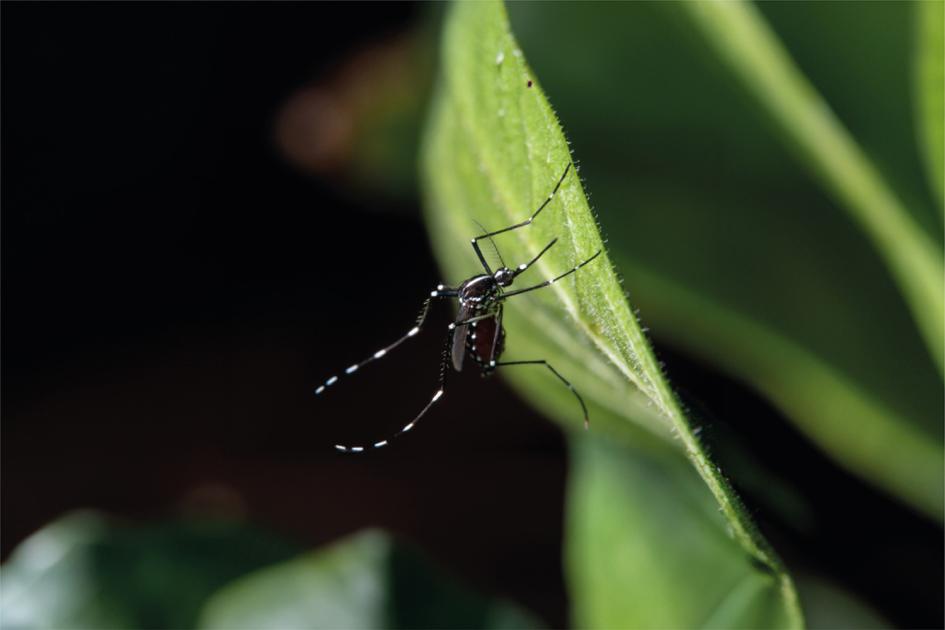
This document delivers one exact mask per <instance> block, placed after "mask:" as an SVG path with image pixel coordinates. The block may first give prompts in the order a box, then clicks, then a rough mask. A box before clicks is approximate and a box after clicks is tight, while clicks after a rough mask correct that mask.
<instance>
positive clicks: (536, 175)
mask: <svg viewBox="0 0 945 630" xmlns="http://www.w3.org/2000/svg"><path fill="white" fill-rule="evenodd" d="M442 41H443V44H442V45H443V54H442V67H441V69H440V81H439V85H438V93H437V95H436V97H435V100H434V103H433V106H432V114H431V119H430V121H429V125H428V128H427V133H426V143H425V146H424V148H423V151H422V155H423V176H424V186H425V193H426V204H425V205H426V209H427V216H428V221H429V224H430V226H431V232H432V233H433V236H434V238H433V243H434V248H435V249H436V251H437V253H438V255H439V258H440V260H441V261H442V263H443V265H444V267H445V269H446V270H447V271H448V272H449V273H450V274H451V275H452V276H453V278H452V280H453V281H454V283H455V282H458V281H460V280H462V279H464V278H465V277H468V276H469V274H470V270H475V269H477V267H478V263H477V260H476V257H475V256H474V254H473V252H472V249H471V248H469V247H467V246H465V241H466V240H467V239H468V238H469V236H470V234H471V231H472V230H473V229H474V226H475V222H476V221H479V222H481V223H482V224H483V225H484V226H485V227H486V229H493V230H494V229H498V228H501V227H505V226H507V225H510V224H512V223H515V222H518V221H521V220H523V219H525V218H527V217H528V216H529V214H530V213H531V212H533V211H534V209H535V208H537V207H538V206H539V204H541V203H542V201H544V200H545V199H547V198H548V195H549V193H550V192H551V190H552V188H553V187H554V183H555V181H557V179H558V177H559V176H560V175H561V174H562V172H563V171H564V168H565V167H566V166H567V165H568V164H569V163H570V153H569V150H568V147H567V143H566V141H565V139H564V136H563V134H562V132H561V129H560V127H559V125H558V122H557V119H556V117H555V115H554V113H553V112H552V111H551V108H550V107H549V105H548V103H547V101H546V100H545V98H544V94H543V92H542V91H541V88H540V87H539V86H538V80H537V78H536V77H535V74H534V73H532V72H531V70H530V69H529V68H528V66H527V65H526V63H525V61H524V59H523V54H522V51H521V50H520V49H519V47H518V45H517V44H516V42H515V41H514V39H513V37H512V35H511V33H510V32H509V30H508V23H507V18H506V15H505V11H504V9H503V7H502V5H501V4H499V3H495V2H485V3H461V4H457V5H454V6H453V7H452V8H451V11H450V14H449V16H448V17H447V20H446V25H445V30H444V35H443V40H442ZM556 237H557V238H559V239H560V240H559V242H558V244H557V245H556V246H555V247H553V248H552V249H551V250H549V252H548V253H547V254H546V255H545V256H543V257H542V258H541V260H540V261H539V263H538V264H537V265H536V268H537V269H538V270H540V273H538V274H533V275H532V274H530V275H531V277H532V278H533V280H532V281H533V282H539V281H540V280H541V278H542V277H544V278H549V277H553V276H555V275H557V274H559V273H561V272H562V271H565V270H567V269H570V268H572V267H573V266H574V265H575V264H576V263H578V262H580V261H582V260H585V259H587V258H588V257H589V256H591V255H592V254H593V253H594V252H596V251H597V250H598V249H600V247H601V239H600V236H599V234H598V232H597V227H596V224H595V221H594V219H593V216H592V215H591V213H590V211H589V208H588V205H587V200H586V199H585V197H584V195H583V192H582V190H581V184H580V181H579V180H578V179H577V177H575V176H573V175H570V176H568V177H567V178H566V179H565V180H564V183H563V184H562V186H561V189H560V191H559V193H558V194H557V195H556V196H555V198H554V201H553V202H552V203H550V204H549V205H548V207H547V209H546V210H545V211H544V212H543V214H542V215H540V217H539V218H538V219H537V220H536V221H535V222H534V223H533V224H531V225H529V226H528V227H527V228H524V229H519V230H516V231H514V232H510V233H509V234H508V235H504V236H503V237H499V238H497V239H496V240H497V243H498V245H499V246H500V247H501V248H503V249H505V250H506V251H508V252H513V251H514V252H516V254H515V256H516V258H515V259H514V261H513V260H510V261H509V263H510V264H513V263H514V264H519V263H522V262H525V261H526V260H528V259H529V258H530V257H531V256H534V255H535V254H536V253H537V252H538V251H540V250H541V249H542V247H544V246H545V245H546V244H547V243H549V242H551V240H552V239H553V238H556ZM457 243H462V244H463V246H462V247H457V246H456V244H457ZM513 246H514V247H513ZM528 277H529V276H523V278H522V279H521V280H520V281H519V282H521V283H523V284H524V283H526V282H528V281H527V280H526V278H528ZM562 306H563V307H564V313H562V312H561V309H562ZM565 314H566V315H567V316H569V317H570V319H571V320H572V321H570V322H568V321H567V319H566V317H565ZM505 321H506V323H507V326H508V327H509V328H510V329H512V330H514V331H515V332H514V334H511V335H510V337H509V355H510V357H511V358H514V359H530V358H536V357H542V358H548V359H550V362H551V363H552V364H553V365H554V366H555V367H556V369H557V370H558V371H560V372H562V373H563V374H565V375H566V376H567V377H568V378H569V379H571V380H572V381H573V382H574V383H575V385H576V387H577V388H578V389H579V390H580V391H581V392H582V393H583V394H584V395H585V397H587V398H589V399H590V401H589V402H591V403H592V406H594V408H595V414H593V415H594V417H595V419H596V418H598V415H597V413H596V412H597V411H601V410H604V409H606V410H609V411H610V412H611V413H604V414H600V415H601V416H603V418H602V419H604V422H602V423H596V424H595V427H599V428H600V427H602V428H603V429H604V430H605V431H608V432H613V433H614V434H619V435H622V436H624V437H629V438H630V439H633V440H636V441H638V442H640V443H647V444H649V445H650V446H651V448H652V449H653V450H654V452H660V453H664V455H665V453H667V452H674V451H672V450H669V451H667V445H668V444H672V445H673V446H674V447H678V446H680V445H681V446H682V447H683V451H684V453H685V454H686V456H687V457H688V458H689V460H690V462H691V463H692V464H693V466H694V468H695V470H696V471H697V472H698V474H699V476H701V478H702V480H703V482H704V484H705V487H707V488H708V489H709V491H710V492H711V495H712V496H713V497H714V498H715V500H716V502H717V505H718V507H719V509H720V510H721V512H722V515H723V517H724V519H725V523H726V527H727V528H728V529H730V530H731V532H732V535H733V537H734V540H735V541H736V544H735V545H734V546H733V547H732V549H734V550H735V552H736V555H737V557H738V558H739V561H742V562H748V558H749V557H750V558H753V559H754V562H755V563H756V564H757V565H758V566H762V567H765V568H764V569H756V570H758V571H762V572H767V573H766V574H767V575H770V576H773V579H774V580H775V582H776V583H777V589H776V592H777V594H776V595H775V597H776V599H777V600H778V601H779V602H780V604H779V605H780V606H782V607H783V609H784V611H786V612H785V619H787V620H789V622H790V624H791V625H800V613H799V611H798V609H797V603H796V595H795V593H794V590H793V587H792V585H791V582H790V578H789V577H788V575H787V574H786V573H785V572H784V570H783V568H782V566H781V564H780V562H779V561H778V560H777V558H776V557H775V556H774V554H773V552H772V551H771V550H770V549H769V547H768V546H767V544H766V543H765V541H764V540H763V539H762V538H761V536H760V535H759V534H758V532H757V531H756V530H755V528H754V526H753V524H752V523H751V520H750V518H749V517H748V516H747V514H746V513H745V511H744V509H743V508H741V506H740V503H739V502H738V500H737V498H736V497H735V496H734V494H733V493H732V491H731V488H730V487H729V485H728V483H727V481H726V480H725V479H724V477H723V476H722V475H721V473H720V472H719V470H718V469H717V468H716V467H715V466H714V465H712V464H711V463H710V462H709V460H708V459H707V457H706V455H705V453H704V452H703V450H702V447H701V445H700V444H699V442H698V440H697V439H696V438H695V436H694V435H693V433H692V431H691V429H690V427H689V425H688V423H687V421H686V419H685V418H684V416H683V414H682V412H681V411H680V408H679V405H678V403H677V401H676V399H675V397H674V395H673V393H672V392H671V390H670V389H669V386H668V385H667V383H666V381H665V379H664V378H663V375H662V373H661V372H660V369H659V366H658V364H657V363H656V360H655V359H654V357H653V354H652V351H651V349H650V347H649V345H648V344H647V342H646V339H645V337H644V336H643V334H642V332H641V330H640V328H639V326H638V324H637V322H636V319H635V318H634V316H633V314H632V313H631V311H630V309H629V307H628V305H627V302H626V298H625V295H624V292H623V289H622V288H621V287H620V285H619V282H618V281H617V278H616V276H615V274H614V272H613V270H612V269H611V268H610V265H609V264H608V262H607V260H606V259H605V257H603V256H602V257H601V258H600V259H598V260H596V261H595V262H594V263H592V264H590V265H588V266H587V267H584V268H582V269H581V271H580V272H579V273H576V274H573V275H572V276H570V277H569V278H568V279H567V280H566V281H562V282H560V283H556V284H554V285H552V286H551V287H549V289H548V290H546V291H535V292H531V293H528V294H526V295H522V296H520V297H516V298H515V299H513V300H510V301H509V302H508V304H507V308H506V310H505ZM546 372H547V371H546V370H536V369H531V368H522V367H519V368H515V369H513V370H511V371H510V372H509V376H510V377H511V378H513V380H514V382H516V383H517V384H520V385H521V386H522V387H523V388H524V389H525V391H526V393H527V394H528V395H529V396H530V397H531V398H532V399H533V400H535V401H536V402H537V404H539V405H540V406H542V407H543V408H545V409H546V410H548V411H549V412H550V413H551V414H552V415H553V416H554V417H556V418H558V419H560V420H561V421H562V422H563V423H565V424H566V425H568V426H572V427H573V426H575V423H579V422H580V417H581V416H580V411H579V409H578V407H577V404H576V403H575V402H574V401H573V399H572V400H569V401H568V400H567V399H565V398H562V396H568V391H567V390H566V389H565V388H562V387H561V385H560V383H559V382H558V381H556V380H555V379H554V376H553V375H551V374H548V373H546ZM669 437H676V438H678V440H679V443H678V444H677V443H674V442H672V441H671V440H668V439H667V438H669ZM672 457H676V455H672ZM713 535H714V534H713ZM680 596H681V597H686V596H688V593H685V592H684V591H683V594H680Z"/></svg>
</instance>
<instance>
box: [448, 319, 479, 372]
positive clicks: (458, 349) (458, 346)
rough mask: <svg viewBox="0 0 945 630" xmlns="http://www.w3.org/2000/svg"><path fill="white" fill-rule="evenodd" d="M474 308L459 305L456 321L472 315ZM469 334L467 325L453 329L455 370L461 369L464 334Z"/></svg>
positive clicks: (463, 353) (464, 351) (464, 353)
mask: <svg viewBox="0 0 945 630" xmlns="http://www.w3.org/2000/svg"><path fill="white" fill-rule="evenodd" d="M474 312H475V310H474V309H473V307H472V306H470V305H466V304H463V305H460V307H459V314H458V315H456V321H458V322H462V321H466V320H467V319H469V318H470V317H472V316H473V313H474ZM468 334H469V326H468V325H466V326H457V327H456V328H454V329H453V369H454V370H456V371H457V372H462V371H463V358H464V357H465V356H466V335H468Z"/></svg>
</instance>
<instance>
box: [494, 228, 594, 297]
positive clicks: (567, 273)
mask: <svg viewBox="0 0 945 630" xmlns="http://www.w3.org/2000/svg"><path fill="white" fill-rule="evenodd" d="M552 243H553V242H552ZM548 247H550V245H549V246H548ZM545 249H546V250H547V249H548V248H547V247H546V248H545ZM601 251H603V250H600V249H599V250H597V253H596V254H594V255H593V256H591V257H590V258H588V259H587V260H585V261H584V262H582V263H581V264H579V265H575V266H574V267H573V268H571V269H568V270H567V271H565V272H564V273H563V274H561V275H560V276H557V277H556V278H552V279H551V280H545V281H544V282H542V283H541V284H536V285H535V286H533V287H526V288H524V289H518V290H517V291H507V292H506V293H503V294H502V296H501V297H500V298H499V299H501V300H504V299H505V298H510V297H512V296H513V295H519V294H520V293H528V292H529V291H534V290H535V289H541V288H542V287H547V286H548V285H550V284H554V283H555V282H557V281H558V280H560V279H561V278H566V277H567V276H570V275H571V274H572V273H574V272H575V271H577V270H578V269H580V268H581V267H583V266H584V265H586V264H587V263H589V262H591V261H592V260H594V259H595V258H597V257H598V256H600V253H601ZM542 253H544V251H543V252H542ZM540 255H541V254H539V256H540Z"/></svg>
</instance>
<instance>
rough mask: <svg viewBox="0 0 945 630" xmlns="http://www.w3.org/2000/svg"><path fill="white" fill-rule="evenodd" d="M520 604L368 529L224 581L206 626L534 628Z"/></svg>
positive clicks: (534, 622)
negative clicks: (483, 590) (482, 593)
mask: <svg viewBox="0 0 945 630" xmlns="http://www.w3.org/2000/svg"><path fill="white" fill-rule="evenodd" d="M540 626H541V624H540V623H539V622H538V621H537V620H536V619H535V618H534V617H532V616H531V615H529V614H527V613H525V612H524V611H522V610H521V609H519V608H518V607H516V606H513V605H511V604H508V603H506V602H502V601H489V600H486V599H485V598H482V597H479V596H477V595H474V594H472V593H471V592H469V591H467V590H464V589H462V588H460V587H459V586H457V585H455V584H453V583H452V582H451V581H449V580H448V579H444V577H443V576H442V575H440V574H439V573H438V572H437V571H435V570H434V569H433V568H432V567H431V566H430V565H429V564H428V563H427V562H426V561H425V560H423V559H422V558H421V557H419V556H417V555H416V554H415V553H413V552H411V551H409V550H407V549H404V548H402V547H400V546H397V545H395V544H394V543H393V542H392V541H391V539H390V538H389V537H388V536H387V535H386V534H384V533H382V532H377V531H369V532H364V533H361V534H358V535H356V536H353V537H351V538H349V539H346V540H343V541H340V542H338V543H335V544H334V545H332V546H331V547H329V548H327V549H324V550H320V551H317V552H314V553H311V554H307V555H305V556H302V557H299V558H297V559H294V560H291V561H289V562H285V563H283V564H280V565H277V566H274V567H269V568H266V569H262V570H261V571H258V572H256V573H254V574H251V575H249V576H247V577H245V578H243V579H241V580H239V581H237V582H236V583H234V584H232V585H230V586H228V587H226V588H225V589H223V590H222V591H221V592H220V593H218V594H217V595H216V596H214V597H213V598H212V599H211V600H210V602H209V603H208V605H207V607H206V609H205V611H204V614H203V619H202V623H201V627H204V628H221V629H229V628H233V629H236V628H253V629H256V630H262V629H265V628H273V629H281V628H293V629H298V630H301V629H303V628H337V629H341V628H496V629H498V628H537V627H540Z"/></svg>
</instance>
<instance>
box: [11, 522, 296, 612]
mask: <svg viewBox="0 0 945 630" xmlns="http://www.w3.org/2000/svg"><path fill="white" fill-rule="evenodd" d="M295 551H296V549H295V548H294V547H292V546H291V545H289V544H287V543H285V542H283V541H281V540H277V539H273V538H271V537H269V536H266V535H263V534H261V533H259V532H256V531H254V530H252V529H250V528H245V527H241V526H238V525H233V524H227V523H215V522H193V523H180V524H174V525H165V526H149V527H143V528H131V527H122V526H115V525H111V524H109V523H108V522H107V521H106V520H105V519H104V518H103V517H101V516H99V515H97V514H95V513H91V512H82V513H76V514H72V515H70V516H67V517H65V518H62V519H60V520H58V521H56V522H54V523H52V524H50V525H48V526H46V527H44V528H43V529H41V530H40V531H39V532H37V533H36V534H34V535H32V536H31V537H30V538H28V539H27V540H25V541H24V542H23V543H22V544H20V545H19V546H18V547H17V548H16V549H15V550H14V551H13V553H12V554H11V555H10V558H9V560H8V561H7V562H6V563H5V564H4V566H3V569H2V578H3V579H2V587H3V588H2V592H0V593H2V594H0V615H2V619H0V626H2V627H3V628H7V629H14V628H19V629H28V628H96V629H101V628H191V627H194V625H195V623H196V620H197V614H198V611H199V610H200V607H201V606H202V605H203V602H204V600H205V599H206V598H207V597H208V596H209V595H210V594H211V593H212V592H214V591H215V590H217V589H218V588H220V587H221V586H222V585H223V584H225V583H226V582H228V581H230V580H232V579H234V578H235V577H237V576H239V575H242V574H243V573H246V572H247V571H249V570H251V569H255V568H257V567H260V566H263V565H266V564H270V563H273V562H278V561H281V560H284V559H285V558H288V557H289V556H290V555H291V554H293V553H295Z"/></svg>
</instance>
